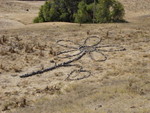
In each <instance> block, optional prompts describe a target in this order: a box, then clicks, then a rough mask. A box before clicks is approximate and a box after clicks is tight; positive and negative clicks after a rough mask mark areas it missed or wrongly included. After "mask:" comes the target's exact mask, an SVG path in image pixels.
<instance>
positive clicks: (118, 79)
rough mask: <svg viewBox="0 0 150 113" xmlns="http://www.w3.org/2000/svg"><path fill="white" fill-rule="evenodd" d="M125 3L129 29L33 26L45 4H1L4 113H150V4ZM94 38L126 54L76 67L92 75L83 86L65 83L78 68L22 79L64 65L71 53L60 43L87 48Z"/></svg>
mask: <svg viewBox="0 0 150 113" xmlns="http://www.w3.org/2000/svg"><path fill="white" fill-rule="evenodd" d="M119 1H121V2H122V3H123V4H124V6H125V10H126V16H125V19H126V20H127V21H128V23H114V24H113V23H111V24H83V25H82V26H79V24H76V23H64V22H49V23H39V24H32V20H33V18H35V17H36V16H37V13H38V9H39V7H40V6H41V5H42V4H43V3H44V1H17V0H0V113H150V0H119ZM92 35H97V36H99V37H101V38H102V43H101V44H106V45H107V44H112V45H120V46H123V47H124V48H126V51H115V52H110V53H104V54H105V55H106V56H107V57H108V59H107V60H106V61H105V62H94V61H92V60H91V59H90V58H89V57H88V56H84V57H83V58H81V59H80V60H79V61H77V62H75V64H80V65H82V66H83V67H84V68H85V69H86V70H90V71H91V72H92V76H90V77H89V78H86V79H83V80H78V81H66V80H65V79H66V77H67V74H68V73H69V72H71V71H72V70H73V69H74V67H62V68H58V69H56V70H53V71H49V72H46V73H43V74H39V75H36V76H33V77H29V78H20V77H19V75H22V74H25V73H30V72H32V71H35V70H40V69H44V68H47V67H50V66H53V65H54V63H53V62H50V61H55V62H62V61H63V60H64V59H59V58H57V56H56V53H57V52H58V51H62V50H64V49H65V48H61V47H60V46H58V45H56V41H58V40H62V39H63V40H71V41H74V42H77V43H80V44H82V43H83V41H84V40H85V39H86V37H88V36H92ZM91 43H92V42H91ZM96 57H99V56H96Z"/></svg>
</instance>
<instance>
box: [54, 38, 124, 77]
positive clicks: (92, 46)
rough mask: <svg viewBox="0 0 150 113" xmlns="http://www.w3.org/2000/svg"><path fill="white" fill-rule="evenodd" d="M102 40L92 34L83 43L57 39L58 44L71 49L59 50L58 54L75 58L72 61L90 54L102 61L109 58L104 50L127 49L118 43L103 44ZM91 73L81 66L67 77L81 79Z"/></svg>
mask: <svg viewBox="0 0 150 113" xmlns="http://www.w3.org/2000/svg"><path fill="white" fill-rule="evenodd" d="M101 41H102V39H101V38H99V37H98V36H90V37H88V38H86V39H85V41H84V42H83V44H82V45H81V44H78V43H75V42H72V41H70V40H59V41H57V44H58V45H59V46H62V47H65V48H66V49H69V50H66V51H62V52H59V53H58V54H57V55H58V57H59V58H73V60H70V63H72V62H73V61H76V60H79V59H80V58H82V57H83V56H85V55H88V56H89V57H90V58H91V60H93V61H96V62H102V61H106V60H107V56H106V55H105V54H104V52H113V51H124V50H125V48H123V47H121V46H117V45H101V44H100V43H101ZM70 66H75V65H70ZM81 74H83V76H81V77H77V75H78V76H79V75H81ZM90 75H91V73H90V72H89V71H87V70H83V67H82V66H81V67H80V69H79V70H74V71H72V72H71V73H70V74H69V75H68V77H67V79H70V80H79V79H83V78H87V77H89V76H90ZM71 77H72V78H71Z"/></svg>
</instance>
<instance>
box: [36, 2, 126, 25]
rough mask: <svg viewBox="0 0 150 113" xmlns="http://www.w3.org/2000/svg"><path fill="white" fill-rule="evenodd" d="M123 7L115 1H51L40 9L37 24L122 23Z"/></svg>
mask: <svg viewBox="0 0 150 113" xmlns="http://www.w3.org/2000/svg"><path fill="white" fill-rule="evenodd" d="M124 14H125V12H124V7H123V5H122V4H121V3H120V2H118V1H116V0H95V3H94V0H51V1H46V2H45V4H44V5H43V6H41V8H40V12H39V16H38V17H36V18H35V19H34V23H39V22H52V21H64V22H77V23H80V24H81V23H91V22H93V21H94V22H96V23H106V22H123V21H124V20H123V17H124Z"/></svg>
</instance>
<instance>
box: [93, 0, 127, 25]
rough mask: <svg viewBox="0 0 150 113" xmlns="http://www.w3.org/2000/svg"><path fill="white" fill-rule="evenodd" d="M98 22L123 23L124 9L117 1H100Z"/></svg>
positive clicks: (97, 7) (97, 14)
mask: <svg viewBox="0 0 150 113" xmlns="http://www.w3.org/2000/svg"><path fill="white" fill-rule="evenodd" d="M96 9H97V12H96V15H95V16H96V20H97V22H100V23H108V22H119V21H123V17H124V14H125V13H124V7H123V5H122V4H121V3H120V2H118V1H116V0H100V1H99V3H98V4H97V6H96Z"/></svg>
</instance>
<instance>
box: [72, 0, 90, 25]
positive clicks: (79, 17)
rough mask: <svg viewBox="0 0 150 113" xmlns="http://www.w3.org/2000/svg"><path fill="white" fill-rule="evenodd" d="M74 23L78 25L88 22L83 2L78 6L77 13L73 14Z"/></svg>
mask: <svg viewBox="0 0 150 113" xmlns="http://www.w3.org/2000/svg"><path fill="white" fill-rule="evenodd" d="M74 17H75V22H77V23H80V26H81V23H86V22H88V20H89V15H88V12H87V6H86V3H85V2H84V1H81V2H80V3H79V5H78V11H77V13H76V14H74Z"/></svg>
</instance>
